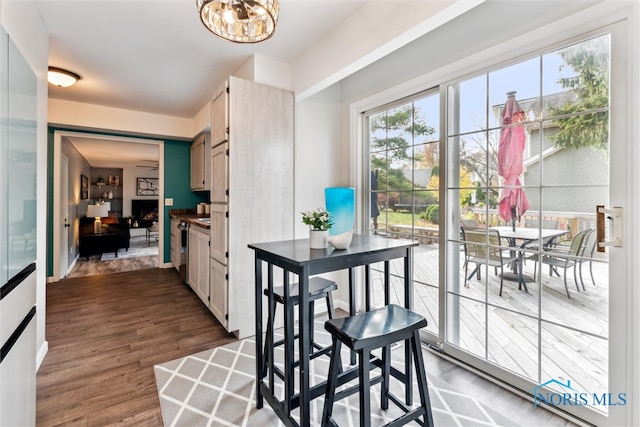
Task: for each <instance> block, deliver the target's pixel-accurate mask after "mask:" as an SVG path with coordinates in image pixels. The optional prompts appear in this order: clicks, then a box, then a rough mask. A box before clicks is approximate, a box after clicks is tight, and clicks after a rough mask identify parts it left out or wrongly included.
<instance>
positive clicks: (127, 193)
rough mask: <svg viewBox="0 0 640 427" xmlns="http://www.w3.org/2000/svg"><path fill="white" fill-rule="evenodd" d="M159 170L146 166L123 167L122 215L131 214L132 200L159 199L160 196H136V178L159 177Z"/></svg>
mask: <svg viewBox="0 0 640 427" xmlns="http://www.w3.org/2000/svg"><path fill="white" fill-rule="evenodd" d="M158 177H159V174H158V170H152V169H146V168H123V169H122V179H123V181H122V182H123V185H122V216H123V217H125V218H126V217H128V216H131V200H133V199H147V200H158V196H136V185H137V180H136V178H158Z"/></svg>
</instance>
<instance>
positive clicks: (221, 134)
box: [211, 83, 229, 147]
mask: <svg viewBox="0 0 640 427" xmlns="http://www.w3.org/2000/svg"><path fill="white" fill-rule="evenodd" d="M228 139H229V85H228V83H225V85H224V88H223V89H222V90H221V91H220V93H219V94H218V96H217V97H216V98H215V99H214V100H213V103H212V105H211V146H212V147H215V146H216V145H218V144H220V143H221V142H224V141H226V140H228Z"/></svg>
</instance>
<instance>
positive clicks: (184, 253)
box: [178, 221, 189, 284]
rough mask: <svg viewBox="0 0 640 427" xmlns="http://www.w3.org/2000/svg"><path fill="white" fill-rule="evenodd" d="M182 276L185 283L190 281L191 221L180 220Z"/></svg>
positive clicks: (180, 270) (180, 269)
mask: <svg viewBox="0 0 640 427" xmlns="http://www.w3.org/2000/svg"><path fill="white" fill-rule="evenodd" d="M178 229H179V230H180V268H179V269H178V271H179V272H180V277H182V280H184V283H187V284H188V283H189V223H188V222H186V221H180V225H179V226H178Z"/></svg>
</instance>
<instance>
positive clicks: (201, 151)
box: [190, 134, 209, 190]
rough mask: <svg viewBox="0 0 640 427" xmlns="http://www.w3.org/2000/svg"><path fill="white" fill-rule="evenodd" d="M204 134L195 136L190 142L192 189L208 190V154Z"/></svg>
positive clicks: (207, 145)
mask: <svg viewBox="0 0 640 427" xmlns="http://www.w3.org/2000/svg"><path fill="white" fill-rule="evenodd" d="M208 148H209V144H207V138H206V134H202V135H200V136H199V137H197V138H196V139H195V140H194V141H193V142H192V143H191V175H190V176H191V189H192V190H208V189H209V179H208V177H207V171H208V169H209V168H207V164H208V161H209V159H208V156H207V150H208Z"/></svg>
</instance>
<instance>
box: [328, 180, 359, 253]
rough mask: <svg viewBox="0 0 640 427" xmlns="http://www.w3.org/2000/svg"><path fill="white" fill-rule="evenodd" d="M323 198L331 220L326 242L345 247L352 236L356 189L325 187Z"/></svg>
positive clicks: (340, 247)
mask: <svg viewBox="0 0 640 427" xmlns="http://www.w3.org/2000/svg"><path fill="white" fill-rule="evenodd" d="M324 198H325V205H326V208H327V211H328V212H329V214H330V215H331V218H332V220H333V226H332V227H331V228H330V229H329V237H328V239H327V242H328V243H329V244H330V245H331V246H333V247H334V248H336V249H347V248H348V247H349V245H350V244H351V238H352V237H353V223H354V220H355V207H356V191H355V189H353V188H349V187H330V188H325V190H324Z"/></svg>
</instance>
